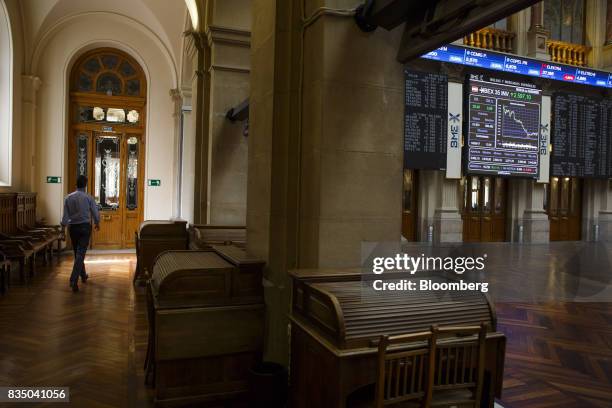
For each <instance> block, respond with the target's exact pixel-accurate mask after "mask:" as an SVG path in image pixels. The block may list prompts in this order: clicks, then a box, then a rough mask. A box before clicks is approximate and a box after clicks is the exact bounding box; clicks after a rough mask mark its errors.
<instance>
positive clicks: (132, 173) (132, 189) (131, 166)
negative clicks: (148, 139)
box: [125, 136, 140, 210]
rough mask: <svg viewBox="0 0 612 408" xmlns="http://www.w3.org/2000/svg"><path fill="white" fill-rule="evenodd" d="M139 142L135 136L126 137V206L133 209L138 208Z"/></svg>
mask: <svg viewBox="0 0 612 408" xmlns="http://www.w3.org/2000/svg"><path fill="white" fill-rule="evenodd" d="M139 150H140V143H139V141H138V138H137V137H136V136H130V137H128V139H127V171H126V172H125V176H126V181H125V185H126V199H125V203H126V208H127V209H128V210H135V209H137V208H138V154H139Z"/></svg>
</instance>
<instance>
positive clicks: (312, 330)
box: [291, 270, 506, 408]
mask: <svg viewBox="0 0 612 408" xmlns="http://www.w3.org/2000/svg"><path fill="white" fill-rule="evenodd" d="M291 276H292V277H293V300H292V312H291V385H292V390H291V404H292V405H291V406H292V407H294V408H301V407H304V408H311V407H319V406H321V407H322V406H325V407H333V408H341V407H345V406H346V401H347V398H348V397H349V396H350V395H351V393H353V392H355V391H357V390H360V389H362V388H363V387H364V386H367V385H369V384H373V383H375V382H376V374H377V366H376V350H377V349H376V348H375V347H373V344H372V342H373V341H376V340H378V338H379V337H380V336H381V335H383V334H388V335H392V334H400V333H411V332H417V331H421V330H423V329H427V328H429V326H430V325H431V324H439V325H450V324H452V325H473V324H479V323H480V322H482V321H484V322H486V323H487V324H488V325H489V327H490V328H491V332H490V333H489V334H488V335H487V342H486V350H487V351H486V353H487V358H486V369H485V393H484V397H483V399H484V402H485V406H490V407H493V402H494V397H495V396H497V397H499V396H501V388H502V381H503V367H504V355H505V345H506V338H505V336H504V335H503V334H502V333H498V332H496V331H495V330H496V319H495V311H494V309H493V307H492V305H491V304H490V301H489V299H487V298H486V296H484V295H483V294H481V293H480V292H468V293H462V294H459V295H457V296H453V297H452V298H443V299H439V293H428V292H418V293H403V292H401V293H389V292H387V293H385V294H384V295H383V296H370V295H368V294H367V292H366V293H364V292H362V286H361V285H362V283H361V280H360V278H361V275H360V274H359V273H358V271H356V270H340V271H337V272H336V273H331V274H329V275H327V277H326V275H325V274H322V273H317V272H314V271H299V272H292V273H291ZM415 279H417V280H418V279H420V278H415ZM432 279H436V278H432ZM438 279H444V278H438Z"/></svg>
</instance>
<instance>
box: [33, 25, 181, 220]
mask: <svg viewBox="0 0 612 408" xmlns="http://www.w3.org/2000/svg"><path fill="white" fill-rule="evenodd" d="M177 35H180V33H178V34H177ZM102 46H105V47H109V46H110V47H115V48H119V49H121V50H123V51H125V52H128V53H129V54H130V55H132V56H134V57H135V58H136V60H137V61H139V62H140V64H141V65H142V67H143V69H144V71H145V74H146V75H147V82H148V95H147V123H146V170H145V179H149V178H153V179H161V187H148V186H146V185H145V214H144V217H145V219H167V218H169V217H171V216H172V214H173V210H174V209H173V205H174V204H173V203H174V199H173V191H174V190H175V185H174V184H175V182H176V177H175V175H176V171H177V169H176V167H177V164H176V163H175V160H174V156H173V152H174V150H175V143H176V138H177V135H176V127H175V118H174V117H173V113H174V102H173V100H172V97H171V96H170V90H171V89H174V88H176V86H177V85H176V82H177V80H176V77H177V75H176V69H175V66H176V64H175V63H174V61H173V59H172V57H171V54H170V53H169V52H168V50H167V49H166V48H165V47H164V46H163V44H162V42H161V41H160V40H159V38H158V37H157V36H156V35H155V34H154V33H153V32H151V31H149V30H148V29H147V28H146V27H144V26H143V25H141V24H139V23H137V22H135V21H134V20H131V19H129V18H127V17H125V16H121V15H118V14H113V13H86V14H81V15H77V16H74V17H71V18H69V19H67V20H63V22H62V23H60V24H59V25H58V26H57V27H56V28H55V29H53V30H52V31H51V34H50V35H49V36H48V38H47V39H46V41H45V42H44V43H43V44H41V46H40V47H39V49H40V50H41V51H40V53H35V59H34V61H33V67H32V69H33V71H34V72H35V74H36V75H38V76H39V77H40V78H41V80H42V85H41V87H40V90H39V94H38V110H37V143H36V180H37V185H36V186H35V189H36V191H38V193H39V208H40V210H39V216H40V217H45V218H46V219H47V220H48V221H54V220H59V217H60V214H61V206H62V199H63V195H64V194H65V193H66V192H68V191H70V190H72V186H67V185H66V184H46V183H45V177H46V176H62V177H63V179H64V180H66V179H67V174H68V168H67V157H66V151H67V139H66V137H67V136H68V131H69V127H68V113H67V107H68V86H69V84H68V77H69V73H70V69H71V68H72V64H73V63H74V61H75V60H76V58H78V56H79V55H81V54H82V53H83V52H85V51H88V50H90V49H92V48H97V47H102ZM145 182H146V180H145Z"/></svg>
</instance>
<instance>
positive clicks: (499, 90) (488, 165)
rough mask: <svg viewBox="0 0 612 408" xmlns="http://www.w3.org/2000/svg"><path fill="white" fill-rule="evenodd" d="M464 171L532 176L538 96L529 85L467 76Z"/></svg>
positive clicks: (536, 160) (535, 161)
mask: <svg viewBox="0 0 612 408" xmlns="http://www.w3.org/2000/svg"><path fill="white" fill-rule="evenodd" d="M466 93H467V96H466V99H465V100H466V104H467V106H466V110H467V114H466V116H467V118H468V122H467V132H466V134H467V143H466V146H464V152H465V154H466V156H467V157H466V159H465V160H464V163H465V165H466V172H467V173H468V174H488V175H500V176H517V177H529V178H537V177H538V174H539V136H540V113H541V103H542V92H541V90H540V89H538V88H536V86H535V85H534V84H530V83H523V82H517V81H514V80H508V79H500V78H491V77H487V76H486V75H481V74H470V75H469V77H468V81H467V87H466Z"/></svg>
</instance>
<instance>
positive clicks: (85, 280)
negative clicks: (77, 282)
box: [81, 275, 89, 283]
mask: <svg viewBox="0 0 612 408" xmlns="http://www.w3.org/2000/svg"><path fill="white" fill-rule="evenodd" d="M87 279H89V275H85V276H82V277H81V282H83V283H87Z"/></svg>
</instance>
